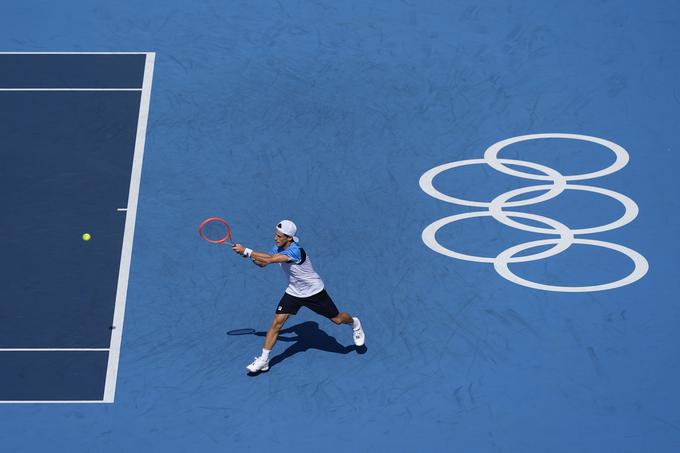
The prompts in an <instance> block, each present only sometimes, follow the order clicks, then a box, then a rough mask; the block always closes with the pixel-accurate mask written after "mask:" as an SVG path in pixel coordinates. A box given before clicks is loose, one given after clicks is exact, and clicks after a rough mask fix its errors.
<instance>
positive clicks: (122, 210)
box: [116, 208, 127, 212]
mask: <svg viewBox="0 0 680 453" xmlns="http://www.w3.org/2000/svg"><path fill="white" fill-rule="evenodd" d="M116 211H118V212H125V211H127V208H118V209H116Z"/></svg>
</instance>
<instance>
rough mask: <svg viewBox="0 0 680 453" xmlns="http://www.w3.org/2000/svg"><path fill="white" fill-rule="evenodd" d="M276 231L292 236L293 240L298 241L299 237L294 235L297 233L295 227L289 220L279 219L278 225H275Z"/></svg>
mask: <svg viewBox="0 0 680 453" xmlns="http://www.w3.org/2000/svg"><path fill="white" fill-rule="evenodd" d="M276 231H278V232H280V233H283V234H285V235H286V236H290V237H292V238H293V240H294V241H295V242H300V239H298V237H297V236H295V233H297V227H296V226H295V224H294V223H293V222H292V221H290V220H282V221H280V222H279V223H278V225H276Z"/></svg>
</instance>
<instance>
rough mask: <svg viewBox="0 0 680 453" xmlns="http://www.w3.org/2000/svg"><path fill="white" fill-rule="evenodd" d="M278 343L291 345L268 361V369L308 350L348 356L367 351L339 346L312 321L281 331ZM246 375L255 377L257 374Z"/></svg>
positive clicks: (258, 334)
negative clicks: (351, 353)
mask: <svg viewBox="0 0 680 453" xmlns="http://www.w3.org/2000/svg"><path fill="white" fill-rule="evenodd" d="M346 333H347V334H348V335H347V336H348V338H349V337H350V335H349V332H346ZM286 334H295V336H294V337H290V336H285V335H286ZM253 335H257V336H259V337H264V336H266V335H267V332H255V333H254V334H253ZM278 341H282V342H286V343H293V344H292V345H290V346H289V347H288V348H286V350H285V351H283V352H282V353H280V354H278V355H276V356H275V357H273V358H272V359H271V360H269V367H270V368H271V367H273V366H275V365H278V364H279V363H281V362H283V361H284V360H286V359H288V358H290V357H292V356H294V355H295V354H299V353H301V352H305V351H308V350H310V349H318V350H320V351H325V352H332V353H335V354H349V353H350V352H352V351H357V353H359V354H364V353H365V352H366V351H367V348H366V346H361V347H357V346H355V345H349V346H343V345H341V344H340V343H338V340H336V339H335V337H332V336H331V335H328V334H327V333H326V332H324V331H323V330H322V329H320V328H319V324H317V323H316V322H314V321H306V322H303V323H300V324H296V325H294V326H291V327H288V328H286V329H283V330H281V332H280V334H279V338H278ZM248 374H249V375H252V376H255V375H257V374H259V373H248Z"/></svg>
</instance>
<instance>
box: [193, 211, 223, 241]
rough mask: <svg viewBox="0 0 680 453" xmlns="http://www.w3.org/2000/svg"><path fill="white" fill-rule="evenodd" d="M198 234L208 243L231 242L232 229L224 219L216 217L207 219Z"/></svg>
mask: <svg viewBox="0 0 680 453" xmlns="http://www.w3.org/2000/svg"><path fill="white" fill-rule="evenodd" d="M198 232H199V234H200V235H201V237H202V238H203V239H205V240H206V241H208V242H216V243H219V242H225V241H231V228H229V224H228V223H227V222H226V221H225V220H224V219H219V218H216V217H215V218H211V219H207V220H205V221H203V223H201V226H200V227H199V228H198Z"/></svg>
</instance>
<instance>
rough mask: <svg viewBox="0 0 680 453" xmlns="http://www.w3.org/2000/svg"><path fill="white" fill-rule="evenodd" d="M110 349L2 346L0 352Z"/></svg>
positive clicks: (95, 349) (101, 349)
mask: <svg viewBox="0 0 680 453" xmlns="http://www.w3.org/2000/svg"><path fill="white" fill-rule="evenodd" d="M108 350H109V348H0V352H83V351H108Z"/></svg>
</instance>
